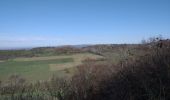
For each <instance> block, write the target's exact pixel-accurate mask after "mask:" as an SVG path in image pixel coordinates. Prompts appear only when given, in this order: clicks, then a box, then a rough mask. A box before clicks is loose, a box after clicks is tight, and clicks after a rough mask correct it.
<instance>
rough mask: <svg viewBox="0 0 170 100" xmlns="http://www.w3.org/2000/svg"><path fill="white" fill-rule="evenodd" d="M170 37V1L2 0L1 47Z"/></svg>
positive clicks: (123, 41) (0, 5)
mask: <svg viewBox="0 0 170 100" xmlns="http://www.w3.org/2000/svg"><path fill="white" fill-rule="evenodd" d="M158 35H162V36H163V37H165V38H170V0H0V49H4V48H22V47H38V46H58V45H77V44H110V43H113V44H117V43H119V44H120V43H140V42H141V40H142V39H147V38H149V37H153V36H158Z"/></svg>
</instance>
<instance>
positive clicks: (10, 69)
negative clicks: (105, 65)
mask: <svg viewBox="0 0 170 100" xmlns="http://www.w3.org/2000/svg"><path fill="white" fill-rule="evenodd" d="M88 58H90V59H95V60H97V59H100V58H103V57H102V56H99V55H95V54H91V53H79V54H72V55H62V56H46V57H31V58H14V59H9V60H6V61H0V80H6V79H8V78H9V76H11V75H13V74H17V75H21V76H23V77H24V78H26V79H27V80H29V81H35V80H47V79H48V78H49V77H50V76H52V75H57V76H58V77H64V76H71V75H73V74H74V71H75V70H76V68H75V67H76V66H78V65H81V64H82V61H83V60H85V59H88Z"/></svg>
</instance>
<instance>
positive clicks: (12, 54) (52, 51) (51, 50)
mask: <svg viewBox="0 0 170 100" xmlns="http://www.w3.org/2000/svg"><path fill="white" fill-rule="evenodd" d="M83 52H84V51H82V50H81V49H80V48H74V47H71V46H63V47H40V48H33V49H30V50H0V60H7V59H11V58H16V57H37V56H54V55H62V54H63V55H66V54H74V53H83Z"/></svg>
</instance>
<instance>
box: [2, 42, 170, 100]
mask: <svg viewBox="0 0 170 100" xmlns="http://www.w3.org/2000/svg"><path fill="white" fill-rule="evenodd" d="M151 44H152V45H151V49H150V53H147V54H145V55H143V56H139V57H135V59H127V60H125V61H123V62H121V63H118V64H111V63H109V61H108V62H105V63H95V62H94V61H88V60H86V61H85V62H84V64H83V65H81V66H78V67H77V68H78V71H77V73H76V74H75V75H74V76H73V77H72V78H70V79H61V78H57V77H55V76H54V77H52V78H51V79H50V80H48V81H43V82H36V83H28V82H26V81H25V80H24V79H23V78H21V77H20V76H17V75H14V76H11V77H10V78H9V81H7V82H1V84H0V97H1V99H2V100H170V74H169V73H170V52H169V51H170V40H157V41H153V42H152V43H151Z"/></svg>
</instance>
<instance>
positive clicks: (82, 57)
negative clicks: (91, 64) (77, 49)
mask: <svg viewBox="0 0 170 100" xmlns="http://www.w3.org/2000/svg"><path fill="white" fill-rule="evenodd" d="M62 57H66V56H61V57H60V58H62ZM67 57H71V58H73V59H74V62H68V63H64V64H49V66H50V71H59V70H64V69H67V68H72V67H76V66H79V65H81V64H82V62H83V61H84V60H86V59H88V58H90V59H94V60H97V59H100V58H103V57H102V56H99V55H94V54H90V53H85V54H75V55H70V56H67Z"/></svg>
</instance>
